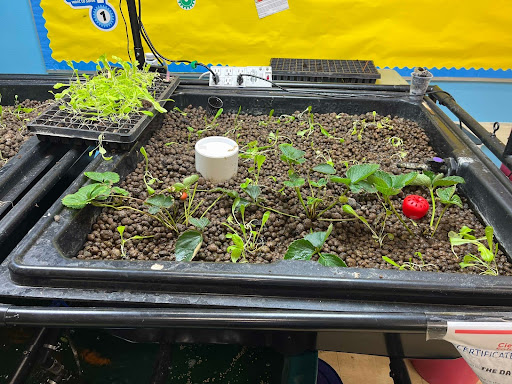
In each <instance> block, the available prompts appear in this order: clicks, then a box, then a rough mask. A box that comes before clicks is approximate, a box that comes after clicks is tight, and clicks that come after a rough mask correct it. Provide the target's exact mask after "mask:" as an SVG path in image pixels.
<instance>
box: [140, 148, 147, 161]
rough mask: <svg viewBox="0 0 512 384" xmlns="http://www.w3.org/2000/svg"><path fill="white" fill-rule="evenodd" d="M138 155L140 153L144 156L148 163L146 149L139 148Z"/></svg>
mask: <svg viewBox="0 0 512 384" xmlns="http://www.w3.org/2000/svg"><path fill="white" fill-rule="evenodd" d="M140 153H142V156H144V158H145V159H146V161H148V154H147V152H146V148H144V147H140Z"/></svg>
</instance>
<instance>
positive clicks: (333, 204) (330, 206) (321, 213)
mask: <svg viewBox="0 0 512 384" xmlns="http://www.w3.org/2000/svg"><path fill="white" fill-rule="evenodd" d="M336 204H338V200H336V201H335V202H334V203H332V204H331V205H329V206H328V207H327V208H325V209H324V210H323V211H322V212H320V213H319V214H318V215H316V217H317V218H318V217H320V216H322V215H323V214H324V213H325V212H327V211H328V210H330V209H331V208H333V207H334V206H335V205H336Z"/></svg>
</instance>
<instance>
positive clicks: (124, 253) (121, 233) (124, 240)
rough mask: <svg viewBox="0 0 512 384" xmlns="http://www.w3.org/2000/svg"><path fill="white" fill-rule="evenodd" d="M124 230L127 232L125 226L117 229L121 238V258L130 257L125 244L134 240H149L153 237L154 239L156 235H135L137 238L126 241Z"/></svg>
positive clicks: (133, 237)
mask: <svg viewBox="0 0 512 384" xmlns="http://www.w3.org/2000/svg"><path fill="white" fill-rule="evenodd" d="M124 230H125V226H124V225H120V226H119V227H117V232H119V236H120V237H121V256H122V257H123V258H124V259H126V258H127V257H128V256H127V255H126V249H125V244H126V243H127V242H128V241H133V240H143V239H149V238H151V237H154V235H152V236H139V235H135V236H132V237H130V238H128V239H125V238H124V237H123V234H124Z"/></svg>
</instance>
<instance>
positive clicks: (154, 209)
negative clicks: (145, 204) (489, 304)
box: [148, 205, 160, 215]
mask: <svg viewBox="0 0 512 384" xmlns="http://www.w3.org/2000/svg"><path fill="white" fill-rule="evenodd" d="M148 212H149V213H150V214H152V215H156V214H157V213H158V212H160V207H157V206H155V205H152V206H150V207H149V208H148Z"/></svg>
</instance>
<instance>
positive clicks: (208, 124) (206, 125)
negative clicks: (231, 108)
mask: <svg viewBox="0 0 512 384" xmlns="http://www.w3.org/2000/svg"><path fill="white" fill-rule="evenodd" d="M222 112H224V108H219V110H218V111H217V113H216V114H215V116H214V117H213V119H212V121H210V122H208V118H207V117H206V116H205V117H204V130H201V131H197V134H198V135H199V136H201V135H202V134H203V133H204V132H206V131H210V130H212V129H214V128H217V127H218V126H219V123H217V122H216V121H217V119H218V118H219V117H220V115H222Z"/></svg>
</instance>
